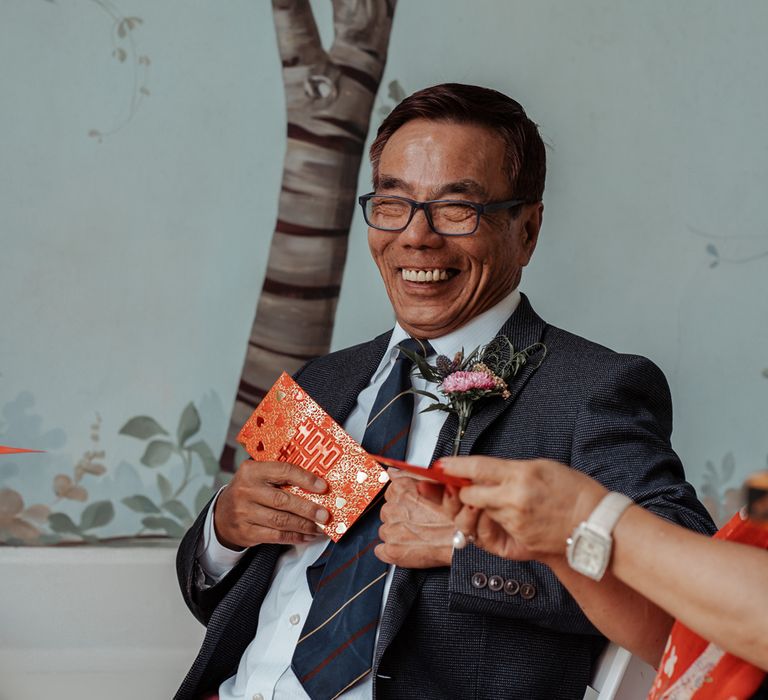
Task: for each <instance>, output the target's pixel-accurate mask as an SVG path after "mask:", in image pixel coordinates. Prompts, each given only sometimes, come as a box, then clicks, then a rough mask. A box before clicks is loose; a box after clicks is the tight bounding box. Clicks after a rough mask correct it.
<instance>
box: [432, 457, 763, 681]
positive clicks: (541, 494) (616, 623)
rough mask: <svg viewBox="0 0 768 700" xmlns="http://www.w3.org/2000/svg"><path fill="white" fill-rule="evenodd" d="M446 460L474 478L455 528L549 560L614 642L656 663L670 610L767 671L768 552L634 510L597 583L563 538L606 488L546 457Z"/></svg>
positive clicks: (500, 549) (519, 554)
mask: <svg viewBox="0 0 768 700" xmlns="http://www.w3.org/2000/svg"><path fill="white" fill-rule="evenodd" d="M441 462H442V464H443V465H444V466H445V468H446V471H447V472H448V473H450V474H454V475H456V476H465V477H469V478H471V479H473V480H474V481H475V482H476V485H473V486H469V487H466V488H464V489H462V491H461V493H460V498H461V500H462V501H463V502H464V503H465V504H467V505H468V506H469V508H465V509H464V510H463V511H462V513H461V514H460V515H459V516H458V517H457V519H456V524H457V527H459V528H461V529H463V530H465V531H467V532H474V533H476V534H475V539H476V542H477V543H478V544H479V545H480V546H483V547H488V548H489V550H490V551H492V552H494V553H496V554H499V555H501V556H506V557H509V558H536V559H538V560H540V561H542V562H543V563H546V564H547V565H549V566H550V567H551V568H552V570H553V571H554V572H555V574H556V575H557V576H558V578H559V579H560V580H561V581H562V583H563V584H564V585H565V586H566V587H567V588H568V590H569V592H570V593H571V595H573V597H574V598H575V599H576V600H577V601H578V603H579V604H580V605H581V607H582V608H583V610H584V612H585V614H586V615H587V616H588V617H589V618H590V620H591V621H592V622H593V624H595V626H596V627H597V628H598V629H600V631H601V632H603V634H605V635H606V636H607V637H609V638H610V639H612V640H613V641H615V642H616V643H618V644H620V645H621V646H624V647H626V648H627V649H629V650H630V651H631V652H632V653H634V654H637V655H638V656H640V657H642V658H643V659H645V660H646V661H648V662H649V663H652V664H656V663H658V660H659V658H660V656H661V651H662V648H663V644H664V640H665V638H666V634H667V632H668V630H669V625H670V621H671V618H670V617H669V615H673V616H675V617H676V618H678V619H679V620H681V621H682V622H683V623H684V624H685V625H687V626H688V627H690V628H691V629H693V630H694V631H696V632H697V633H698V634H700V635H701V636H702V637H704V638H705V639H708V640H710V641H712V642H714V643H715V644H717V645H718V646H720V647H722V648H723V649H725V650H727V651H729V652H731V653H733V654H736V655H737V656H740V657H742V658H744V659H746V660H748V661H750V662H752V663H754V664H756V665H757V666H759V667H760V668H764V669H768V640H767V639H766V638H765V634H764V631H765V629H766V626H768V606H766V605H764V604H762V602H764V600H765V597H766V593H765V591H766V584H765V582H766V581H768V553H766V552H765V551H763V550H761V549H758V548H755V547H749V546H746V545H741V544H738V543H735V542H726V541H722V540H712V539H710V538H708V537H706V536H704V535H701V534H698V533H695V532H692V531H689V530H686V529H685V528H682V527H680V526H678V525H675V524H673V523H670V522H668V521H666V520H664V519H663V518H660V517H657V516H655V515H653V514H652V513H650V512H648V511H647V510H645V509H643V508H640V507H631V508H629V509H628V510H627V511H626V512H625V513H624V515H623V516H622V517H621V519H620V520H619V522H618V524H617V526H616V528H615V529H614V532H613V539H614V547H613V553H612V558H611V568H610V570H609V572H607V573H606V575H605V576H604V577H603V579H602V580H601V581H592V580H590V579H588V578H586V577H584V576H581V575H580V574H578V573H577V572H575V571H573V570H572V569H571V568H570V567H569V566H568V563H567V561H566V560H565V556H564V552H565V541H566V539H567V537H568V536H569V535H570V534H571V532H572V531H573V529H574V528H575V527H576V525H578V523H579V522H581V521H582V520H585V519H586V518H587V517H588V516H589V514H590V513H591V512H592V510H593V509H594V507H595V506H596V505H597V503H598V502H599V501H600V499H601V498H602V497H603V496H604V495H605V494H606V493H607V492H608V491H607V489H605V488H604V487H603V486H602V485H600V484H599V483H598V482H596V481H595V480H594V479H591V478H590V477H588V476H586V475H585V474H582V473H580V472H577V471H575V470H573V469H571V468H569V467H567V466H565V465H562V464H558V463H557V462H551V461H548V460H532V461H525V462H522V461H521V462H509V461H503V460H495V459H490V458H485V457H464V458H461V457H460V458H455V459H454V458H452V459H443V460H441ZM478 509H482V510H478ZM713 582H716V589H715V588H713ZM665 611H666V612H665Z"/></svg>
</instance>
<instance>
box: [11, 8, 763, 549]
mask: <svg viewBox="0 0 768 700" xmlns="http://www.w3.org/2000/svg"><path fill="white" fill-rule="evenodd" d="M315 7H316V12H317V17H318V22H319V23H320V25H321V30H322V32H323V33H324V35H325V36H326V37H327V36H329V34H330V14H329V7H328V4H327V3H315ZM109 8H116V9H117V10H119V12H120V14H122V15H124V16H136V17H140V18H141V19H142V20H143V23H142V24H141V25H138V26H137V27H136V28H135V29H134V30H133V31H131V32H129V35H130V36H129V37H128V38H129V39H133V41H134V43H135V57H139V56H147V57H149V59H150V65H149V66H146V65H144V64H137V63H136V62H135V61H134V60H133V55H131V54H130V51H129V56H128V58H127V60H126V61H125V62H123V63H121V62H119V61H118V60H116V59H115V58H113V57H112V55H111V54H112V51H113V50H114V49H115V48H116V47H118V48H119V47H121V46H125V47H126V48H127V49H131V46H130V43H129V42H128V41H125V40H124V41H122V42H118V44H117V45H113V43H112V37H113V34H112V24H111V22H112V21H111V19H110V16H109V14H108V12H107V10H108V9H109ZM766 30H768V8H766V5H765V3H764V2H762V1H761V0H754V1H751V2H750V1H746V0H743V1H742V2H739V3H736V2H723V1H719V2H705V1H703V0H687V1H685V2H683V1H681V2H676V3H668V2H663V1H662V0H654V1H653V2H644V3H638V2H631V1H630V0H625V1H624V2H616V1H614V0H611V1H608V0H605V1H602V2H601V1H599V0H583V1H581V2H561V1H555V0H547V1H542V0H540V1H539V2H535V3H533V2H523V1H508V0H495V1H491V0H484V1H482V2H477V1H475V2H471V3H470V2H459V1H458V0H450V1H449V0H420V1H419V2H406V1H403V0H401V2H400V6H399V7H398V10H397V14H396V17H395V23H394V29H393V33H392V41H391V46H390V59H389V63H388V67H387V71H386V74H385V78H384V83H385V85H386V83H387V82H388V81H390V80H395V79H396V80H398V81H399V82H400V83H401V84H402V85H403V87H404V88H405V89H406V91H408V92H410V91H413V90H415V89H418V88H420V87H423V86H425V85H429V84H434V83H438V82H443V81H449V80H455V81H461V82H476V83H481V84H485V85H488V86H491V87H495V88H497V89H500V90H502V91H504V92H507V93H509V94H511V95H513V96H514V97H516V98H517V99H518V100H519V101H520V102H522V103H523V104H524V105H525V107H526V108H527V110H528V112H529V114H530V115H531V116H532V117H533V118H534V119H535V120H536V121H537V122H538V123H539V124H540V125H541V129H542V132H543V135H544V137H545V139H546V141H547V143H548V144H549V146H550V148H549V178H548V186H547V191H546V194H545V224H544V230H543V233H542V237H541V241H540V244H539V249H538V251H537V253H536V256H535V258H534V262H533V263H532V265H531V267H530V268H529V269H528V271H527V273H526V275H525V276H524V281H523V289H524V291H526V292H527V293H528V294H529V296H530V297H531V299H532V301H533V303H534V305H535V307H536V309H537V310H538V311H539V312H540V313H541V314H542V315H543V316H545V317H546V318H547V319H548V320H550V321H551V322H553V323H556V324H557V325H561V326H564V327H566V328H568V329H569V330H572V331H575V332H577V333H581V334H583V335H586V336H588V337H590V338H592V339H594V340H597V341H599V342H602V343H604V344H607V345H609V346H612V347H614V348H616V349H620V350H624V351H632V352H639V353H642V354H646V355H648V356H650V357H651V358H652V359H654V360H655V361H656V362H657V363H658V364H659V365H660V366H661V367H662V368H663V369H664V371H665V372H666V374H667V376H668V377H669V379H670V383H671V385H672V389H673V397H674V400H675V409H676V429H675V435H674V442H675V445H676V447H677V449H678V451H679V452H680V453H681V455H682V457H683V459H684V462H685V463H686V465H687V469H688V472H689V475H690V478H691V481H693V482H694V483H695V484H696V485H697V487H701V486H703V485H704V483H705V465H706V463H707V461H712V462H713V463H714V464H715V466H716V467H717V468H718V469H721V465H722V462H723V459H724V457H726V455H728V454H729V453H731V454H732V459H733V462H734V463H735V470H734V473H733V475H732V476H731V477H730V481H729V483H728V484H727V485H728V486H735V485H738V484H739V483H740V481H741V479H742V477H743V476H744V475H745V474H747V473H748V472H750V471H753V470H755V469H758V468H762V467H764V466H765V464H766V454H768V430H766V417H767V416H768V410H767V409H768V379H766V378H763V376H762V371H763V369H764V368H765V367H768V304H767V303H766V298H767V297H768V275H766V272H768V210H767V209H766V208H765V205H764V200H765V195H764V193H765V191H766V180H767V179H768V158H766V155H768V134H767V133H766V129H765V124H766V123H768V90H766V85H765V66H766V65H768V49H767V48H766V46H768V43H766V42H765V36H766V35H767V34H768V32H767V31H766ZM0 65H3V66H4V69H3V71H2V74H0V96H1V97H0V99H1V100H2V105H3V108H2V110H0V161H1V162H2V169H1V170H0V212H2V220H1V223H0V242H1V244H2V246H1V247H0V323H1V325H0V443H2V444H21V445H26V446H35V445H37V446H40V447H42V448H44V449H49V452H48V453H47V454H45V455H41V456H28V457H24V458H21V457H17V458H11V457H5V458H2V461H0V489H3V488H10V489H14V490H17V491H19V492H20V493H21V494H22V495H23V496H24V500H25V504H26V505H29V504H31V503H38V502H39V503H45V504H51V503H53V502H54V501H55V497H54V496H53V493H52V490H51V484H52V479H53V477H54V476H55V475H56V474H59V473H61V474H70V475H71V474H72V470H73V465H75V463H76V462H77V461H78V460H79V459H80V457H81V455H82V454H83V452H84V451H86V450H89V449H92V443H91V441H90V437H89V432H90V429H89V426H90V425H91V424H92V423H93V421H94V418H95V416H96V414H97V413H98V414H99V415H100V416H101V419H102V423H101V428H100V444H101V446H102V447H103V449H104V450H105V451H106V457H105V459H104V464H105V466H106V467H107V469H108V471H107V473H106V474H105V475H103V476H92V475H88V476H85V477H83V479H82V482H81V483H82V485H83V486H84V487H86V488H87V489H88V490H89V496H90V500H98V499H101V498H109V497H111V498H112V499H113V500H114V501H115V503H116V517H115V519H114V520H113V521H112V522H111V523H110V525H109V526H107V527H105V528H101V529H100V530H99V534H100V535H102V536H109V535H118V534H132V533H134V532H136V531H137V530H138V529H139V527H140V526H139V525H138V524H137V523H138V518H139V517H140V516H139V515H137V514H135V513H133V512H131V511H130V510H129V509H128V508H126V507H125V506H123V505H121V504H120V503H119V500H120V498H122V497H123V496H127V495H131V494H133V493H137V492H143V491H146V492H147V493H149V494H150V495H151V496H152V497H153V498H154V497H155V496H156V495H157V494H155V490H156V485H155V479H156V473H157V472H158V471H161V472H162V473H163V474H165V475H167V477H168V478H169V479H170V480H171V481H172V482H173V483H177V482H178V480H179V479H181V466H180V465H176V466H174V464H175V463H174V460H173V459H171V460H169V462H168V464H167V465H166V466H164V467H162V468H161V469H160V470H158V469H149V468H145V467H143V466H141V465H140V464H139V458H140V457H141V454H142V449H143V443H140V442H139V441H137V440H135V439H132V438H129V437H126V436H121V435H118V431H119V429H120V427H121V426H122V425H123V424H124V423H125V422H126V421H127V420H128V419H129V418H131V417H132V416H135V415H140V414H149V415H151V416H153V417H154V418H156V419H157V420H159V421H160V422H161V423H162V424H163V425H165V426H166V427H167V428H168V429H169V430H170V431H173V430H175V425H176V422H177V420H178V418H179V415H180V414H181V412H182V410H183V409H184V407H185V406H186V405H187V403H188V402H190V401H193V402H195V404H196V405H197V408H198V409H199V411H200V413H201V416H202V429H201V431H200V436H201V437H202V438H203V439H204V440H205V441H206V442H207V443H209V444H210V446H211V447H212V448H213V450H214V452H216V453H218V450H219V448H220V446H221V444H222V442H223V438H224V433H225V430H226V424H227V418H228V411H229V407H230V405H231V402H232V400H233V396H234V392H235V389H236V385H237V380H238V377H239V370H240V363H241V360H242V357H243V353H244V348H245V342H246V338H247V335H248V332H249V326H250V322H251V319H252V315H253V311H254V305H255V301H256V299H257V296H258V292H259V289H260V286H261V281H262V277H263V273H264V267H265V262H266V260H265V255H266V251H267V248H268V245H269V240H270V236H271V231H272V227H273V224H274V218H275V212H276V198H277V193H278V189H279V179H280V173H281V170H282V153H283V145H284V110H283V102H282V83H281V78H280V65H279V61H278V57H277V48H276V44H275V39H274V30H273V26H272V18H271V10H270V3H268V2H266V0H260V1H257V2H254V1H253V0H227V2H225V3H222V2H213V0H210V1H207V2H206V1H204V0H163V2H157V0H115V1H114V2H109V3H108V2H99V0H56V1H55V2H50V1H49V0H24V1H23V2H21V1H18V0H0ZM145 72H146V75H145ZM134 76H135V78H136V80H137V82H136V83H134ZM142 85H144V86H145V87H146V88H147V90H148V92H149V93H150V94H149V95H145V96H142V99H141V101H140V102H139V104H138V107H137V109H136V110H135V112H134V113H131V111H130V105H131V99H132V96H133V95H134V94H136V95H137V96H138V95H140V93H138V92H136V90H137V89H138V88H139V87H141V86H142ZM388 104H389V100H388V99H387V96H386V89H384V90H382V94H381V96H380V97H379V99H378V100H377V106H376V109H377V110H378V109H379V108H382V107H386V106H387V105H388ZM379 118H380V117H379V116H376V117H375V119H376V120H378V119H379ZM116 127H119V128H117V131H116V132H115V133H113V134H111V135H106V136H104V137H103V139H102V140H101V142H99V140H98V139H97V138H94V137H89V135H88V134H89V131H90V130H91V129H98V130H100V131H102V132H108V131H110V130H111V129H113V128H116ZM368 179H369V173H368V171H367V169H366V170H364V171H363V172H362V173H361V184H360V190H361V191H367V186H368ZM352 233H353V235H352V240H351V244H350V254H349V260H348V264H347V270H346V275H345V280H344V287H343V290H342V298H341V301H340V304H339V312H338V319H337V328H336V332H335V336H334V346H335V347H341V346H344V345H348V344H351V343H353V342H357V341H360V340H363V339H365V338H367V337H370V336H372V335H373V334H374V333H377V332H379V331H381V330H383V328H384V326H386V320H387V319H390V318H391V311H390V309H389V306H388V303H387V300H386V297H385V295H384V293H383V290H382V288H381V285H380V283H379V278H378V273H377V272H376V270H375V267H374V266H373V264H372V263H371V262H370V260H369V258H368V254H367V249H366V243H365V233H364V228H363V226H362V223H361V220H360V219H359V218H357V219H356V220H355V225H354V230H353V232H352ZM708 246H714V248H712V249H710V251H711V250H715V249H716V250H717V252H718V253H719V255H720V257H721V262H720V264H718V265H716V266H714V267H712V263H714V262H715V261H716V258H715V256H714V255H713V254H712V252H710V251H708V249H707V247H708ZM25 405H26V408H24V406H25ZM23 416H27V418H23ZM35 416H36V418H35ZM41 436H44V437H42V438H41ZM729 459H730V458H726V460H725V461H726V463H727V462H728V461H729ZM206 479H207V481H208V482H210V478H209V477H208V478H204V477H202V476H200V477H198V481H196V482H194V484H193V485H192V486H190V489H188V491H187V492H185V495H184V498H186V499H187V500H186V502H187V503H188V504H189V505H190V506H191V504H192V501H193V500H194V499H193V498H192V496H193V495H194V494H193V493H192V491H193V490H194V487H196V486H197V485H202V484H203V483H206ZM722 490H723V489H721V491H722ZM187 494H189V495H187ZM182 500H183V499H182ZM82 508H83V506H82V504H81V503H79V502H75V501H65V502H59V503H57V504H55V506H54V509H55V510H61V511H63V512H67V513H70V514H71V515H72V517H73V518H74V519H75V520H76V519H77V517H78V516H79V514H80V513H81V511H82Z"/></svg>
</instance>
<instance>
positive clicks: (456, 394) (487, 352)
mask: <svg viewBox="0 0 768 700" xmlns="http://www.w3.org/2000/svg"><path fill="white" fill-rule="evenodd" d="M400 352H402V353H403V354H404V355H406V356H407V357H408V358H410V359H411V360H412V361H413V363H414V367H415V371H416V372H417V373H418V374H419V376H421V377H422V378H423V379H425V380H426V381H428V382H432V383H434V384H437V390H438V391H439V392H440V393H441V394H442V395H443V397H444V398H445V400H441V398H440V397H439V396H437V395H435V394H433V393H431V392H429V391H421V390H419V389H411V391H412V392H413V393H415V394H421V395H422V396H427V397H429V398H431V399H432V400H433V401H435V403H433V404H431V405H430V406H428V407H427V408H425V409H424V411H447V412H448V413H454V414H456V416H457V417H458V419H459V429H458V430H457V432H456V438H455V439H454V441H453V452H452V454H454V455H457V454H458V453H459V448H460V446H461V438H462V437H464V431H465V430H466V427H467V423H468V421H469V417H470V416H471V415H472V409H473V407H474V404H475V402H476V401H478V400H479V399H483V398H490V397H492V396H499V397H501V398H502V399H503V400H505V401H506V400H507V399H508V398H509V397H510V393H509V386H508V382H509V381H510V380H511V379H513V378H514V376H515V375H516V374H517V373H518V371H519V370H520V368H521V367H523V365H525V364H526V363H527V362H528V360H529V359H530V358H531V357H533V356H534V355H536V354H537V353H539V352H541V353H542V354H541V357H540V358H539V360H538V364H537V365H536V367H537V368H538V366H539V365H540V364H541V363H542V361H543V360H544V357H545V356H546V354H547V348H546V346H545V345H544V344H543V343H534V344H533V345H531V346H530V347H527V348H525V350H519V351H515V349H514V347H513V346H512V343H511V342H510V340H509V338H507V337H506V336H499V337H497V338H494V340H492V341H491V342H490V343H488V344H487V345H484V346H481V347H478V348H475V349H474V350H473V351H472V352H471V353H469V355H467V356H466V357H464V350H463V349H462V350H461V351H460V352H457V353H456V355H455V356H454V358H453V360H451V359H449V358H448V357H446V356H445V355H438V356H437V358H436V359H435V364H434V365H430V364H429V363H428V362H427V361H426V359H425V358H424V357H422V356H421V355H418V354H416V353H414V352H411V351H409V350H406V349H405V348H402V347H401V348H400Z"/></svg>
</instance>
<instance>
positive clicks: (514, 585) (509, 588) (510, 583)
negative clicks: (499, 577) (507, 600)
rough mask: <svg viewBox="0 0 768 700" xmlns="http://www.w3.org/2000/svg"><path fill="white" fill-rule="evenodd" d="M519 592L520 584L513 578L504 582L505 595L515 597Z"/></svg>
mask: <svg viewBox="0 0 768 700" xmlns="http://www.w3.org/2000/svg"><path fill="white" fill-rule="evenodd" d="M519 592H520V584H519V583H518V582H517V581H515V579H513V578H508V579H507V580H506V581H504V593H506V594H507V595H517V594H518V593H519Z"/></svg>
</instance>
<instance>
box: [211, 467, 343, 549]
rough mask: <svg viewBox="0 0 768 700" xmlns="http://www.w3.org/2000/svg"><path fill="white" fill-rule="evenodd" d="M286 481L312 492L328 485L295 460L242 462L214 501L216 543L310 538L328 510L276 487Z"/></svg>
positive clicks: (231, 545) (235, 544)
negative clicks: (296, 464)
mask: <svg viewBox="0 0 768 700" xmlns="http://www.w3.org/2000/svg"><path fill="white" fill-rule="evenodd" d="M286 484H293V485H295V486H299V487H301V488H302V489H304V490H306V491H310V492H312V493H323V492H324V491H325V490H326V489H327V488H328V486H327V484H326V483H325V481H323V480H322V479H320V478H319V477H317V476H315V475H314V474H312V473H311V472H308V471H306V470H305V469H302V468H301V467H297V466H295V465H293V464H287V463H285V462H254V461H252V460H248V461H245V462H243V463H242V464H241V465H240V468H239V469H238V470H237V472H236V473H235V476H234V478H233V479H232V481H231V482H230V483H229V485H228V486H227V487H226V488H225V489H224V490H223V491H222V492H221V493H220V494H219V497H218V499H217V500H216V507H215V509H214V513H213V524H214V528H215V530H216V537H217V538H218V540H219V542H221V543H222V544H223V545H224V546H225V547H228V548H229V549H242V548H244V547H252V546H254V545H257V544H266V543H277V544H298V543H300V542H309V541H311V540H314V539H315V538H316V537H317V536H318V534H320V533H321V532H322V530H320V528H318V526H317V524H316V523H325V522H326V521H327V520H328V518H329V514H328V511H327V510H326V509H325V508H322V507H321V506H318V505H317V504H316V503H313V502H312V501H310V500H308V499H306V498H301V496H296V495H294V494H292V493H288V491H285V490H284V489H282V488H280V487H281V486H284V485H286Z"/></svg>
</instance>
